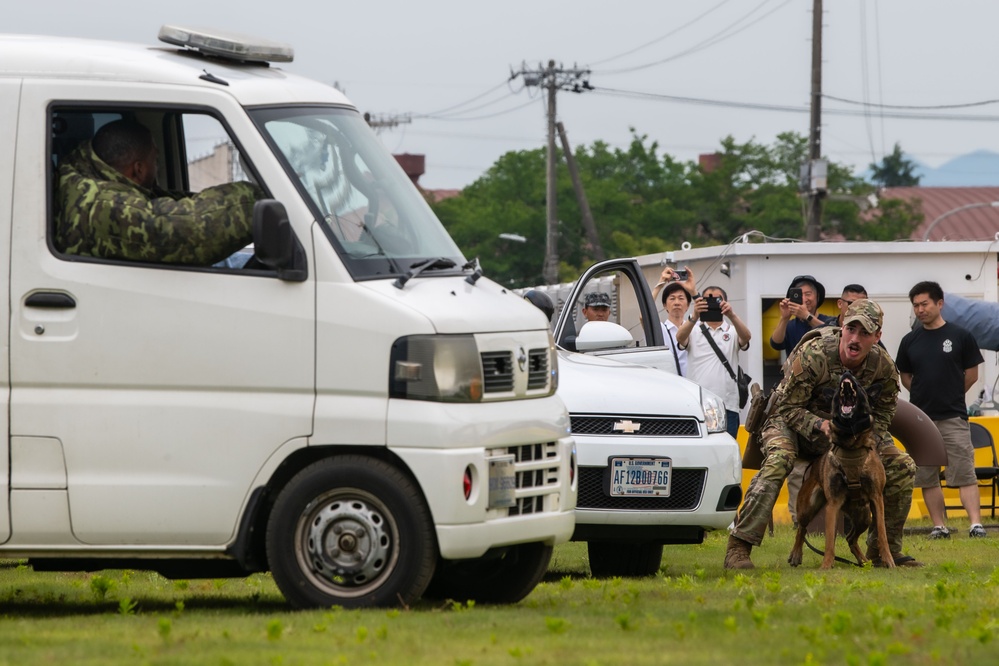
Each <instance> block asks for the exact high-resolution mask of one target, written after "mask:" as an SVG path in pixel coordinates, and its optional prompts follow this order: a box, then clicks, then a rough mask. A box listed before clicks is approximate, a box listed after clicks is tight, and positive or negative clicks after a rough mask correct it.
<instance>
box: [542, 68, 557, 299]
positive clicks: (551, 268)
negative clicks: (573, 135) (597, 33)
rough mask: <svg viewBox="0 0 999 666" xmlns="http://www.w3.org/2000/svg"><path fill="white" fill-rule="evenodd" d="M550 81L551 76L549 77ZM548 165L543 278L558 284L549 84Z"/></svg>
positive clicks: (552, 111)
mask: <svg viewBox="0 0 999 666" xmlns="http://www.w3.org/2000/svg"><path fill="white" fill-rule="evenodd" d="M554 70H555V61H554V60H549V61H548V73H549V75H550V74H551V72H553V71H554ZM549 79H550V76H549ZM547 88H548V164H547V165H546V169H545V182H546V183H547V188H546V190H545V220H546V225H545V229H546V232H545V263H544V265H543V267H542V269H541V276H542V277H543V278H544V280H545V284H556V283H558V201H557V198H556V195H555V184H556V183H555V179H556V173H555V90H556V88H555V86H554V85H552V84H551V83H549V84H548V86H547Z"/></svg>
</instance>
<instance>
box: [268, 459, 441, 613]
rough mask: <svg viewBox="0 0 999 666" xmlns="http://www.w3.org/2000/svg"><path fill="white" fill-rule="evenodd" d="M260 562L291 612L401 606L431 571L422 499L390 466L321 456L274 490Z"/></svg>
mask: <svg viewBox="0 0 999 666" xmlns="http://www.w3.org/2000/svg"><path fill="white" fill-rule="evenodd" d="M266 540H267V559H268V563H269V565H270V569H271V572H272V573H273V575H274V580H275V582H276V583H277V585H278V588H279V589H280V590H281V592H282V593H283V594H284V596H285V598H286V599H287V600H288V602H289V603H290V604H291V605H292V606H294V607H295V608H329V607H330V606H334V605H336V606H343V607H345V608H363V607H369V606H396V605H408V604H410V603H412V602H414V601H416V600H417V599H419V598H420V595H421V594H423V591H424V590H425V589H426V587H427V584H428V583H429V582H430V578H431V576H432V575H433V573H434V565H435V563H436V561H437V544H436V539H435V536H434V528H433V522H432V520H431V518H430V511H429V509H428V508H427V505H426V502H425V501H424V498H423V495H422V494H421V493H420V491H419V489H418V488H417V487H416V486H415V485H414V484H413V482H412V481H411V480H410V479H409V477H407V476H406V475H405V474H403V473H402V472H400V471H399V470H398V469H397V468H396V467H393V466H392V465H390V464H388V463H386V462H383V461H381V460H377V459H374V458H367V457H364V456H356V455H344V456H334V457H331V458H324V459H323V460H320V461H318V462H315V463H313V464H311V465H309V466H308V467H306V468H305V469H303V470H302V471H301V472H299V473H298V474H296V475H295V476H294V477H293V478H292V479H291V481H289V482H288V484H287V485H286V486H285V487H284V488H283V489H282V490H281V492H280V493H279V494H278V496H277V499H276V500H275V502H274V508H273V509H272V511H271V514H270V517H269V518H268V522H267V539H266Z"/></svg>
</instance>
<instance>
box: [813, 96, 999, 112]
mask: <svg viewBox="0 0 999 666" xmlns="http://www.w3.org/2000/svg"><path fill="white" fill-rule="evenodd" d="M822 96H823V97H825V98H826V99H831V100H833V101H835V102H843V103H844V104H856V105H858V106H869V107H872V108H876V109H912V110H930V109H970V108H973V107H976V106H988V105H990V104H996V103H999V99H986V100H982V101H980V102H967V103H964V104H930V105H913V104H908V105H903V104H874V103H873V102H861V101H857V100H855V99H847V98H845V97H834V96H833V95H822Z"/></svg>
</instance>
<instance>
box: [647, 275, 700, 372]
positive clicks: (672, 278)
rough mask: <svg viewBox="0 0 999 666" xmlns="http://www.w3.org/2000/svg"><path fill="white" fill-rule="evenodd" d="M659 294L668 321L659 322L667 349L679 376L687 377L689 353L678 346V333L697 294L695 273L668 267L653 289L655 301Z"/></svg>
mask: <svg viewBox="0 0 999 666" xmlns="http://www.w3.org/2000/svg"><path fill="white" fill-rule="evenodd" d="M659 292H662V301H663V310H665V312H666V320H665V321H662V322H659V323H660V324H661V325H662V327H663V341H664V342H665V345H666V347H667V348H669V349H672V350H673V360H674V361H675V362H676V370H677V374H678V375H680V376H681V377H686V376H687V351H686V350H685V349H680V348H679V347H678V346H677V344H676V332H677V329H679V327H680V325H681V324H682V323H683V320H684V317H685V316H686V314H687V310H688V309H689V308H690V299H691V294H695V293H697V287H696V286H695V283H694V273H693V271H691V270H690V268H689V267H687V266H684V267H683V268H682V269H676V268H670V267H669V266H667V267H666V268H664V269H663V272H662V274H661V275H660V276H659V283H658V284H657V285H655V286H654V287H653V288H652V298H653V300H655V299H657V298H659Z"/></svg>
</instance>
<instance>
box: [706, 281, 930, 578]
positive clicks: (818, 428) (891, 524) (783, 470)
mask: <svg viewBox="0 0 999 666" xmlns="http://www.w3.org/2000/svg"><path fill="white" fill-rule="evenodd" d="M883 319H884V315H883V313H882V311H881V307H880V306H878V304H877V303H875V302H874V301H871V300H867V299H859V300H857V301H854V303H853V304H852V305H850V307H849V309H848V310H847V311H846V315H845V316H844V317H843V328H835V327H829V328H824V329H817V330H818V331H819V334H818V335H817V336H816V337H814V338H812V339H808V340H805V341H804V342H803V343H802V344H800V345H799V346H798V347H797V349H796V350H795V352H794V353H793V354H792V355H791V356H790V357H789V358H788V360H787V363H786V365H785V369H784V379H783V380H782V381H781V383H780V384H779V385H778V386H777V389H776V391H777V399H776V404H777V408H776V410H775V413H774V414H772V415H771V416H770V418H769V419H768V420H767V422H766V423H765V424H764V426H763V430H762V432H761V440H762V447H763V454H764V461H763V465H762V466H761V468H760V471H759V472H757V474H756V476H754V477H753V480H752V482H750V484H749V489H748V490H747V492H746V498H745V501H744V502H743V504H742V506H741V507H740V508H739V513H738V516H737V517H736V520H735V527H734V528H733V529H732V532H731V535H730V536H729V538H728V548H727V551H726V553H725V568H726V569H752V568H753V562H752V560H750V557H749V555H750V551H751V550H752V547H753V546H758V545H760V543H762V541H763V532H764V530H765V529H766V528H767V524H768V523H769V521H770V517H771V513H772V512H773V508H774V504H775V503H776V502H777V495H778V494H779V493H780V489H781V486H782V485H783V483H784V479H785V478H787V475H788V474H789V473H790V471H791V468H792V467H793V466H794V461H795V458H797V457H798V456H799V455H801V456H803V457H806V458H817V457H818V456H820V455H821V454H822V453H824V452H825V451H826V450H827V449H828V448H829V446H830V442H829V432H830V428H831V427H832V424H831V423H830V419H831V416H832V415H831V413H830V409H831V403H832V396H833V394H834V393H835V391H836V387H837V386H838V384H839V380H840V376H841V375H842V374H843V371H844V370H850V371H851V372H852V373H853V374H854V375H855V376H856V377H857V379H858V380H859V382H860V384H861V385H862V386H863V387H864V388H865V389H866V390H868V391H870V389H871V387H872V386H874V385H877V384H880V394H879V395H878V397H877V399H875V400H874V401H873V403H872V405H871V411H872V416H873V420H874V434H875V435H876V436H877V438H878V440H879V444H878V455H879V456H880V458H881V462H882V463H883V464H884V467H885V476H886V481H885V487H884V502H885V529H886V531H887V533H888V544H889V546H890V548H891V553H892V556H893V558H894V559H895V564H896V565H898V566H910V567H912V566H922V565H921V563H920V562H917V561H916V560H915V559H914V558H912V557H909V556H906V555H902V528H903V526H904V525H905V519H906V518H907V517H908V515H909V507H910V505H911V504H912V483H913V478H914V477H915V474H916V464H915V463H914V462H913V461H912V458H910V457H909V456H908V454H906V453H903V452H902V451H899V450H898V449H897V448H896V447H895V445H894V443H893V441H892V438H891V435H890V434H888V426H889V424H890V423H891V420H892V417H893V416H894V415H895V407H896V404H897V400H898V381H899V377H898V371H897V370H896V369H895V363H894V361H893V360H892V359H891V357H890V356H889V355H888V352H886V351H885V350H884V348H883V347H881V346H880V345H878V344H877V342H878V340H880V339H881V325H882V323H883ZM877 553H878V548H877V543H876V541H875V539H874V535H873V534H871V533H870V532H869V533H868V539H867V558H868V559H870V560H872V561H873V562H874V564H875V566H880V565H881V563H880V558H879V557H878V555H877Z"/></svg>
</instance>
